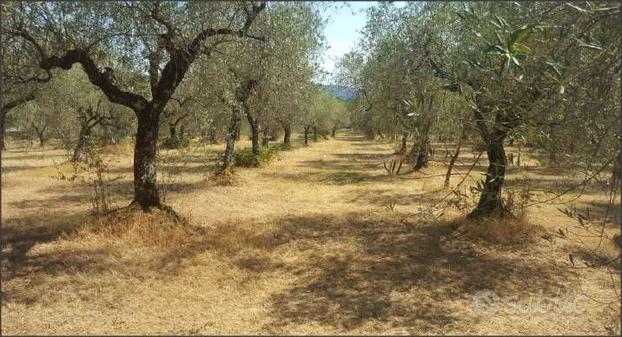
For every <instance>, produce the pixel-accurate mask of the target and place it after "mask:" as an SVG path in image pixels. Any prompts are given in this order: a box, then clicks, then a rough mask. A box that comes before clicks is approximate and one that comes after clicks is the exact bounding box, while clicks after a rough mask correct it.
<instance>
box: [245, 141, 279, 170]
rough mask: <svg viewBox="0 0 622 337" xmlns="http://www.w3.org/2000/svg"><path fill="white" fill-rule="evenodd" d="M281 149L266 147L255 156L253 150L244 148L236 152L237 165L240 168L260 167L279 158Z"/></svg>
mask: <svg viewBox="0 0 622 337" xmlns="http://www.w3.org/2000/svg"><path fill="white" fill-rule="evenodd" d="M280 151H281V150H280V147H277V146H264V147H262V148H260V149H259V154H258V155H255V154H254V153H253V150H252V149H251V148H248V147H247V148H244V149H241V150H238V151H236V152H235V165H236V166H240V167H259V166H261V165H264V164H267V163H269V162H271V161H272V160H274V159H276V158H278V153H279V152H280Z"/></svg>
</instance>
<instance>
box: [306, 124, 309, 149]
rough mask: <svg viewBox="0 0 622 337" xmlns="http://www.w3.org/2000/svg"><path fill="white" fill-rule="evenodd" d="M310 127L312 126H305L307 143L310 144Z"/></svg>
mask: <svg viewBox="0 0 622 337" xmlns="http://www.w3.org/2000/svg"><path fill="white" fill-rule="evenodd" d="M309 129H310V127H308V126H305V145H309Z"/></svg>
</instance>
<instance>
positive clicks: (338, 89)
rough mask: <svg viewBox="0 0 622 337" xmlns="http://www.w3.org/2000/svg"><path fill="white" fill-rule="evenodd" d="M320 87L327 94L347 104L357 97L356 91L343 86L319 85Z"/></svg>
mask: <svg viewBox="0 0 622 337" xmlns="http://www.w3.org/2000/svg"><path fill="white" fill-rule="evenodd" d="M320 86H321V88H322V90H324V91H326V92H329V93H331V94H333V95H335V96H337V98H339V99H341V100H344V101H348V102H351V101H353V100H354V99H355V98H356V97H357V96H358V95H359V92H358V90H357V89H355V88H351V87H346V86H344V85H336V84H320Z"/></svg>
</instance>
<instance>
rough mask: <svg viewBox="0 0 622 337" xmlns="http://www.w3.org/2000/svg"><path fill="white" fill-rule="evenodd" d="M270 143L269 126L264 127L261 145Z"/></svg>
mask: <svg viewBox="0 0 622 337" xmlns="http://www.w3.org/2000/svg"><path fill="white" fill-rule="evenodd" d="M269 143H270V130H268V128H263V131H262V137H261V146H268V144H269Z"/></svg>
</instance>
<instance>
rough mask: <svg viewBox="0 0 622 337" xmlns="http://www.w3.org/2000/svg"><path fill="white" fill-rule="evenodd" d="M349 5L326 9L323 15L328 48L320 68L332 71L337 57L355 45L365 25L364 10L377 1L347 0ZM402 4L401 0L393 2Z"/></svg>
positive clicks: (397, 4)
mask: <svg viewBox="0 0 622 337" xmlns="http://www.w3.org/2000/svg"><path fill="white" fill-rule="evenodd" d="M347 3H348V4H350V6H349V7H348V6H336V7H337V8H330V9H328V10H327V11H326V12H325V13H324V14H323V15H324V17H325V18H328V19H329V21H328V23H327V24H326V28H325V30H324V35H325V37H326V44H327V47H328V49H327V50H326V51H325V53H324V57H323V60H322V68H323V69H324V71H327V72H329V73H334V71H335V65H336V64H337V62H338V59H339V58H340V57H341V56H343V55H344V54H345V53H347V52H348V51H350V50H351V49H352V48H354V46H355V45H356V43H357V41H358V39H359V36H360V31H361V30H362V29H363V27H364V26H365V20H366V14H365V10H366V9H367V8H369V7H372V6H375V5H377V3H378V2H377V1H347ZM394 4H395V5H396V6H402V5H403V3H402V2H401V1H396V2H395V3H394Z"/></svg>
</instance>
